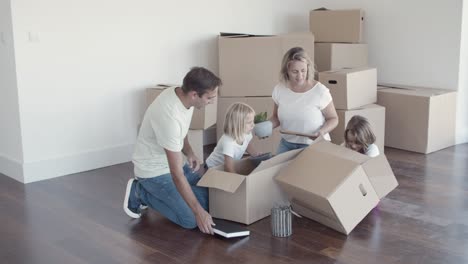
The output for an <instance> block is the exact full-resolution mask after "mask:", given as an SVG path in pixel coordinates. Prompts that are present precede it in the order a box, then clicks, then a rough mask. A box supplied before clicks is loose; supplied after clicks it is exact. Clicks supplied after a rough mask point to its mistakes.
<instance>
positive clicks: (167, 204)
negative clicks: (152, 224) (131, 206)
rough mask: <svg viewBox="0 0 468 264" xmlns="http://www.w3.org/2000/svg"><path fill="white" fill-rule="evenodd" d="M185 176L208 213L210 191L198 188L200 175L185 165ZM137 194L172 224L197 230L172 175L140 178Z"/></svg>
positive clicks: (195, 222) (191, 214)
mask: <svg viewBox="0 0 468 264" xmlns="http://www.w3.org/2000/svg"><path fill="white" fill-rule="evenodd" d="M183 169H184V175H185V177H186V178H187V181H188V182H189V184H190V186H191V187H192V191H193V193H194V194H195V197H196V198H197V200H198V202H199V203H200V205H201V206H202V207H203V208H204V209H205V210H207V211H208V189H207V188H205V187H199V186H196V185H197V182H198V181H199V180H200V175H198V174H197V173H194V172H192V171H191V169H190V168H189V167H188V165H184V168H183ZM136 194H137V196H138V197H139V198H140V201H141V202H142V203H144V204H147V205H148V206H149V207H151V208H153V209H154V210H156V211H158V212H159V213H161V214H162V215H164V216H165V217H167V218H168V219H169V220H171V221H172V222H174V223H176V224H178V225H180V226H182V227H184V228H189V229H192V228H195V227H197V221H196V219H195V215H194V214H193V212H192V210H191V209H190V207H189V206H188V205H187V203H186V202H185V200H184V199H183V198H182V196H181V195H180V193H179V191H178V190H177V188H176V186H175V184H174V182H173V181H172V176H171V174H170V173H167V174H163V175H160V176H157V177H153V178H138V182H137V185H136Z"/></svg>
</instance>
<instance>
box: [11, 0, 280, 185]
mask: <svg viewBox="0 0 468 264" xmlns="http://www.w3.org/2000/svg"><path fill="white" fill-rule="evenodd" d="M12 5H13V6H12V9H13V17H14V24H13V28H14V32H15V42H16V60H17V71H18V91H19V95H20V99H21V100H20V101H21V105H20V111H21V126H22V129H23V131H25V133H24V136H23V143H24V170H25V171H24V174H25V181H26V182H29V181H35V180H41V179H46V178H50V177H55V176H59V175H63V174H69V173H73V172H78V171H83V170H89V169H93V168H97V167H102V166H107V165H112V164H116V163H121V162H125V161H128V160H129V159H130V155H131V153H132V151H133V145H134V142H135V138H136V130H137V124H138V123H139V122H140V120H141V116H142V114H143V113H142V112H143V105H144V104H143V102H144V88H146V87H148V86H151V85H154V84H155V83H159V82H171V83H179V82H181V81H182V78H183V76H184V75H185V73H186V72H187V71H188V69H189V68H190V67H191V66H194V65H202V66H205V67H207V68H210V69H212V70H213V71H215V72H217V68H218V63H217V41H216V36H217V35H218V33H219V32H220V31H223V30H224V31H231V32H238V31H250V32H254V33H265V32H266V33H268V34H271V28H272V25H271V20H272V17H271V10H269V9H268V8H265V6H268V5H269V1H266V0H264V1H253V2H252V1H247V0H241V1H219V0H203V1H154V0H136V1H132V2H131V3H130V2H128V1H123V0H117V1H115V0H112V1H111V0H101V1H94V0H93V1H91V0H83V1H64V0H42V1H37V0H35V1H32V0H29V1H28V0H17V1H14V2H13V3H12Z"/></svg>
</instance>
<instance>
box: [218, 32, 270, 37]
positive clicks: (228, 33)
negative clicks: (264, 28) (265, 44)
mask: <svg viewBox="0 0 468 264" xmlns="http://www.w3.org/2000/svg"><path fill="white" fill-rule="evenodd" d="M219 36H220V37H223V38H251V37H273V36H274V35H254V34H247V33H230V32H220V33H219Z"/></svg>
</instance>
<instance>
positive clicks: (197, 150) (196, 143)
mask: <svg viewBox="0 0 468 264" xmlns="http://www.w3.org/2000/svg"><path fill="white" fill-rule="evenodd" d="M187 137H188V140H189V142H190V146H191V147H192V150H193V153H194V154H195V155H196V156H197V157H198V158H199V159H201V160H204V157H203V130H201V129H198V130H193V129H189V131H188V133H187Z"/></svg>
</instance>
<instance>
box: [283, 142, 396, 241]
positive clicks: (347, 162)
mask: <svg viewBox="0 0 468 264" xmlns="http://www.w3.org/2000/svg"><path fill="white" fill-rule="evenodd" d="M276 180H277V181H278V182H279V183H280V186H281V188H282V189H283V190H284V191H285V192H286V193H287V194H288V196H289V199H290V201H291V204H292V205H293V210H294V211H296V212H297V213H299V214H300V215H303V216H305V217H308V218H310V219H313V220H315V221H317V222H319V223H322V224H324V225H326V226H328V227H330V228H333V229H335V230H337V231H339V232H341V233H344V234H349V233H350V232H351V231H352V230H353V229H354V227H356V225H357V224H359V222H361V220H362V219H364V217H365V216H366V215H367V214H368V213H369V212H370V211H371V210H372V209H373V208H374V207H375V206H376V205H377V203H378V202H379V199H381V198H382V197H384V196H385V195H387V194H388V193H389V192H390V191H392V190H393V189H394V188H396V186H397V185H398V182H397V181H396V178H395V176H394V175H393V172H392V169H391V168H390V165H389V164H388V161H387V159H386V157H385V155H383V154H381V155H379V156H377V157H375V158H370V157H368V156H366V155H363V154H360V153H358V152H356V151H352V150H350V149H347V148H345V147H342V146H338V145H335V144H333V143H330V142H328V141H326V140H321V141H315V142H314V143H312V144H311V145H310V146H309V147H307V148H306V149H304V151H302V152H301V153H300V154H299V155H298V156H297V157H296V158H295V159H294V160H292V161H291V162H290V163H289V164H288V165H287V166H286V167H285V168H284V169H283V170H281V172H280V173H279V174H278V176H277V177H276Z"/></svg>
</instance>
